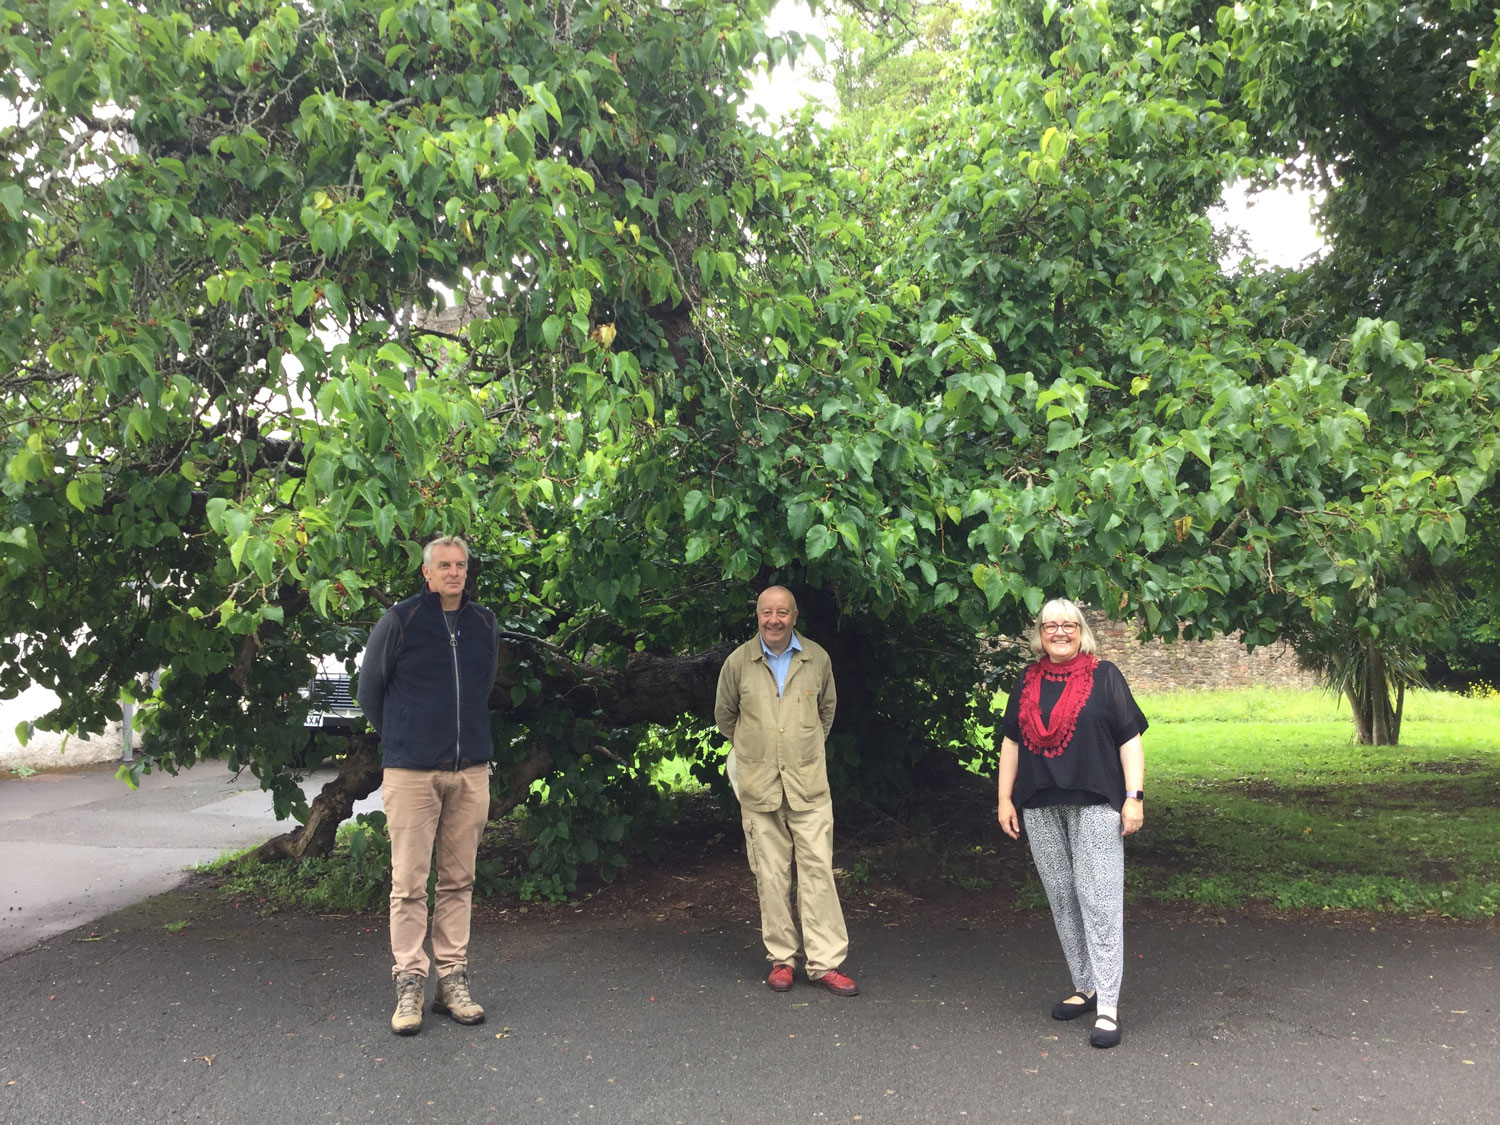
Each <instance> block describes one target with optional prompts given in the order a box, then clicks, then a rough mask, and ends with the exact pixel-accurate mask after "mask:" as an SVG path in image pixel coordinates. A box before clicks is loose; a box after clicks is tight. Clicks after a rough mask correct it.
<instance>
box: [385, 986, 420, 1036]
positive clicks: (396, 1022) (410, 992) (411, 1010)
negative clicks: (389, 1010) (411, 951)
mask: <svg viewBox="0 0 1500 1125" xmlns="http://www.w3.org/2000/svg"><path fill="white" fill-rule="evenodd" d="M426 984H427V981H426V979H425V978H424V977H422V976H421V975H420V974H418V973H400V974H398V975H397V977H396V1014H395V1015H393V1016H391V1030H392V1031H394V1032H395V1033H396V1034H397V1035H415V1034H416V1033H417V1032H419V1031H421V1030H422V993H423V989H424V988H425V987H426Z"/></svg>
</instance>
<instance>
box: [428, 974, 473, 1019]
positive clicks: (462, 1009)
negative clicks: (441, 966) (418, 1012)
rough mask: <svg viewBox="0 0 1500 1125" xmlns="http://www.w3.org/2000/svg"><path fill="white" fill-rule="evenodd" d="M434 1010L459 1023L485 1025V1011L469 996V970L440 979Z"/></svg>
mask: <svg viewBox="0 0 1500 1125" xmlns="http://www.w3.org/2000/svg"><path fill="white" fill-rule="evenodd" d="M432 1010H433V1011H434V1012H437V1013H442V1014H446V1015H448V1016H450V1017H451V1018H453V1019H455V1020H457V1021H458V1022H459V1023H483V1022H484V1009H483V1008H481V1007H480V1006H479V1005H478V1004H476V1003H474V997H472V996H470V995H469V970H468V969H467V968H459V969H454V970H453V971H452V972H451V973H449V974H448V975H447V976H445V977H438V982H437V995H436V996H435V997H433V1001H432Z"/></svg>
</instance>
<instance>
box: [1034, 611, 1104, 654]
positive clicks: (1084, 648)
mask: <svg viewBox="0 0 1500 1125" xmlns="http://www.w3.org/2000/svg"><path fill="white" fill-rule="evenodd" d="M1043 621H1076V622H1078V637H1079V640H1078V651H1079V652H1087V653H1090V654H1093V653H1096V652H1098V651H1099V642H1098V641H1097V640H1095V639H1094V631H1093V630H1092V629H1090V628H1089V623H1088V618H1086V617H1084V616H1083V607H1082V606H1080V605H1079V604H1078V603H1077V602H1073V601H1069V600H1068V599H1067V598H1053V599H1052V600H1051V601H1050V602H1048V603H1047V604H1046V605H1044V606H1042V612H1041V613H1039V614H1037V615H1036V621H1035V622H1033V623H1032V626H1031V632H1029V633H1027V634H1026V640H1027V641H1028V642H1029V643H1030V644H1031V651H1032V652H1034V653H1035V654H1036V655H1037V656H1044V655H1046V652H1047V650H1046V649H1045V648H1043V647H1042V622H1043Z"/></svg>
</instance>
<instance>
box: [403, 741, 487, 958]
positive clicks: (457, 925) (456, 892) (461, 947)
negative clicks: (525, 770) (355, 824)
mask: <svg viewBox="0 0 1500 1125" xmlns="http://www.w3.org/2000/svg"><path fill="white" fill-rule="evenodd" d="M380 796H381V800H382V801H384V803H385V817H386V824H387V825H388V826H389V828H390V832H391V955H392V956H393V957H394V958H395V964H394V966H392V968H391V975H392V976H395V975H397V974H400V973H416V974H417V975H418V976H422V977H425V976H426V975H427V970H428V968H429V964H430V963H429V961H428V959H427V951H426V950H425V949H424V948H423V944H424V942H425V941H426V938H427V877H428V875H429V873H430V872H431V870H432V859H433V849H434V847H436V850H437V896H436V899H435V901H434V902H433V907H432V954H433V958H434V959H435V960H436V961H437V971H438V976H447V975H448V974H449V973H450V972H452V971H453V970H454V969H456V968H459V967H460V966H462V965H466V964H468V961H469V913H470V907H471V906H472V904H473V899H474V864H475V860H476V857H477V856H478V853H479V838H480V836H482V835H483V834H484V825H485V822H486V820H488V819H489V813H490V768H489V766H487V765H477V766H470V767H469V768H468V769H466V770H403V769H387V770H386V771H385V773H384V778H383V782H382V784H381V787H380Z"/></svg>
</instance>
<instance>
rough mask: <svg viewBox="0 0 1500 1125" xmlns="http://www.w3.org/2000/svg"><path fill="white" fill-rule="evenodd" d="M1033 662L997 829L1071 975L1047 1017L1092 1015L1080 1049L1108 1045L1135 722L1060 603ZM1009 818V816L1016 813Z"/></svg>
mask: <svg viewBox="0 0 1500 1125" xmlns="http://www.w3.org/2000/svg"><path fill="white" fill-rule="evenodd" d="M1030 640H1031V649H1032V651H1033V652H1035V653H1036V654H1037V656H1038V658H1039V659H1038V660H1037V661H1036V663H1034V664H1031V665H1030V666H1028V667H1027V669H1026V670H1025V671H1024V672H1022V673H1021V676H1020V678H1019V679H1018V680H1017V681H1016V686H1015V687H1014V688H1012V689H1011V693H1010V700H1009V701H1008V702H1007V703H1006V705H1005V722H1004V725H1003V728H1002V729H1003V733H1004V740H1003V741H1002V742H1001V744H1000V827H1001V828H1002V829H1003V830H1004V831H1005V834H1006V835H1007V836H1009V837H1010V838H1011V839H1012V840H1015V839H1019V838H1020V835H1021V822H1022V819H1023V818H1024V820H1025V824H1026V835H1027V838H1028V839H1029V840H1030V842H1031V856H1032V859H1033V860H1035V861H1036V869H1037V874H1038V875H1040V876H1041V879H1042V886H1043V887H1044V888H1045V889H1046V891H1047V901H1048V903H1050V904H1051V906H1052V919H1053V921H1054V922H1055V923H1056V925H1057V936H1058V938H1059V939H1060V940H1061V941H1062V947H1063V954H1064V955H1065V956H1066V957H1067V960H1068V969H1069V971H1070V972H1071V973H1072V974H1073V990H1074V991H1073V993H1072V995H1070V996H1068V997H1065V998H1064V999H1062V1000H1059V1001H1058V1002H1057V1003H1056V1004H1054V1005H1053V1006H1052V1018H1053V1019H1057V1020H1071V1019H1076V1018H1077V1017H1078V1016H1081V1015H1083V1014H1084V1013H1085V1012H1095V1011H1096V1012H1097V1013H1098V1015H1097V1017H1096V1018H1095V1021H1094V1027H1093V1030H1092V1031H1091V1032H1090V1033H1089V1042H1090V1043H1091V1044H1093V1045H1094V1046H1095V1047H1113V1046H1115V1045H1116V1044H1117V1043H1119V1042H1120V1014H1119V1007H1118V1005H1119V1000H1120V981H1121V978H1122V977H1123V976H1124V975H1125V837H1126V836H1129V835H1130V834H1131V833H1132V832H1134V831H1135V830H1136V829H1138V828H1140V826H1141V824H1142V822H1143V821H1144V820H1145V812H1144V811H1143V807H1142V804H1141V802H1142V800H1143V799H1144V797H1145V794H1144V793H1142V792H1141V786H1142V785H1143V784H1144V783H1145V769H1146V763H1145V756H1144V754H1143V752H1142V750H1141V733H1142V732H1143V731H1144V730H1145V729H1146V725H1147V724H1146V716H1145V715H1143V714H1141V709H1140V708H1139V707H1137V706H1136V702H1135V699H1134V697H1133V696H1132V695H1131V694H1130V687H1129V686H1128V685H1127V684H1126V683H1125V677H1124V676H1123V675H1121V674H1120V670H1119V669H1118V668H1116V667H1115V666H1114V665H1113V664H1111V663H1110V662H1109V661H1107V660H1100V659H1099V658H1098V657H1097V656H1096V655H1095V651H1096V647H1097V646H1096V644H1095V642H1094V634H1093V632H1092V631H1090V629H1089V626H1088V622H1086V621H1085V620H1084V619H1083V611H1082V610H1081V609H1079V608H1078V606H1077V605H1075V604H1074V603H1073V602H1070V601H1068V600H1067V599H1066V598H1057V599H1055V600H1053V601H1050V602H1048V603H1047V604H1046V605H1044V606H1043V607H1042V612H1041V614H1040V616H1039V617H1038V618H1037V623H1036V625H1035V626H1034V627H1033V628H1032V630H1031V635H1030ZM1018 810H1019V811H1018Z"/></svg>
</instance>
